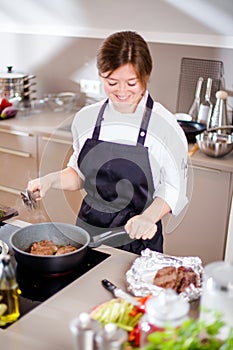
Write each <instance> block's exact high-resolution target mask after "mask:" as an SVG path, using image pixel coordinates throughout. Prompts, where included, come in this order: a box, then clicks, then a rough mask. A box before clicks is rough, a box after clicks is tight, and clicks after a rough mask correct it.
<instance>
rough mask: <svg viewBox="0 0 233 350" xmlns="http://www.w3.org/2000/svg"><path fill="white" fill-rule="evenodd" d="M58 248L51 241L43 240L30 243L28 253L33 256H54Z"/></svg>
mask: <svg viewBox="0 0 233 350" xmlns="http://www.w3.org/2000/svg"><path fill="white" fill-rule="evenodd" d="M57 250H58V248H57V246H56V244H54V242H53V241H50V240H47V239H43V240H41V241H39V242H34V243H32V245H31V247H30V249H29V252H30V253H31V254H34V255H54V254H55V253H56V252H57Z"/></svg>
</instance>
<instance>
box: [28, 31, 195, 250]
mask: <svg viewBox="0 0 233 350" xmlns="http://www.w3.org/2000/svg"><path fill="white" fill-rule="evenodd" d="M97 68H98V72H99V75H100V77H101V79H102V82H103V85H104V89H105V93H106V95H107V99H105V100H104V101H100V102H97V103H94V104H93V105H91V106H86V107H84V108H82V109H81V110H80V111H79V112H78V113H77V114H76V116H75V118H74V120H73V124H72V134H73V140H74V143H73V146H74V152H73V154H72V156H71V158H70V160H69V163H68V165H67V168H65V169H64V170H62V171H61V172H60V171H59V172H56V173H51V174H48V175H46V176H44V177H41V178H39V179H34V180H32V181H30V182H29V183H28V189H29V190H30V191H32V192H34V193H36V194H38V199H40V198H41V197H43V196H45V195H46V192H47V191H48V190H49V189H50V188H60V189H66V190H67V189H69V190H76V189H77V190H78V189H81V188H84V189H85V193H86V195H85V197H84V198H83V201H82V205H81V209H80V211H79V214H78V217H77V221H76V225H77V226H80V227H82V228H84V229H85V230H86V231H87V232H89V233H90V235H91V236H96V235H98V234H101V233H103V232H105V231H106V228H114V227H122V226H123V227H124V228H125V231H126V232H125V235H128V236H129V237H130V239H131V240H133V242H130V243H127V244H124V245H122V244H120V241H118V242H116V246H117V247H118V248H120V249H124V250H127V251H131V252H133V253H136V254H140V252H141V251H142V250H144V249H145V248H147V247H148V248H150V249H152V250H156V251H159V252H162V251H163V235H162V223H161V219H162V218H163V217H164V216H165V215H166V214H168V213H170V212H171V213H172V214H173V215H178V214H179V212H180V211H181V210H182V209H183V208H184V207H185V205H186V204H187V202H188V200H187V196H186V184H187V156H188V154H187V141H186V138H185V135H184V133H183V131H182V129H181V128H180V126H179V124H178V123H177V121H176V119H175V118H174V116H173V115H172V114H171V113H170V112H169V111H168V110H166V109H165V108H164V107H163V106H161V105H160V104H159V103H158V102H155V101H153V99H152V97H151V96H150V94H149V92H148V90H147V82H148V80H149V77H150V74H151V71H152V58H151V54H150V51H149V48H148V45H147V43H146V42H145V40H144V39H143V38H142V37H141V36H140V35H139V34H138V33H136V32H132V31H122V32H117V33H114V34H112V35H110V36H109V37H107V38H106V39H105V40H104V41H103V43H102V45H101V46H100V48H99V50H98V52H97Z"/></svg>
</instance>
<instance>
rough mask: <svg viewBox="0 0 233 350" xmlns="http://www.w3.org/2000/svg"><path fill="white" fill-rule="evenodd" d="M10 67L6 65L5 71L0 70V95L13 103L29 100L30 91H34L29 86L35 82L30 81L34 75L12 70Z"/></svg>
mask: <svg viewBox="0 0 233 350" xmlns="http://www.w3.org/2000/svg"><path fill="white" fill-rule="evenodd" d="M12 68H13V67H12V66H8V67H7V71H6V72H0V95H1V96H2V97H5V98H7V99H8V100H9V101H11V102H12V103H13V104H14V105H15V104H17V103H19V102H20V101H24V100H25V101H28V100H30V95H31V93H33V92H36V91H35V90H31V86H33V85H35V84H36V83H35V82H32V83H31V82H30V80H31V79H33V78H35V76H34V75H28V74H25V73H18V72H14V71H13V70H12Z"/></svg>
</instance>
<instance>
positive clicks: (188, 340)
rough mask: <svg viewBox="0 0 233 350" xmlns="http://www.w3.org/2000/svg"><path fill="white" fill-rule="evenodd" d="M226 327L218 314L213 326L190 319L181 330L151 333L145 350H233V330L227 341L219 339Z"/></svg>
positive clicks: (170, 328)
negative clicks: (221, 331)
mask: <svg viewBox="0 0 233 350" xmlns="http://www.w3.org/2000/svg"><path fill="white" fill-rule="evenodd" d="M224 325H225V323H224V322H223V321H222V319H221V315H218V314H216V319H215V320H214V321H213V323H211V324H207V323H205V322H204V321H202V320H200V319H198V320H194V319H188V320H187V321H185V322H184V323H183V324H182V325H181V326H180V327H179V328H172V327H165V330H164V331H160V332H154V333H151V334H150V335H149V336H148V340H149V343H148V345H147V346H146V347H145V350H232V349H233V329H231V330H230V333H229V336H228V338H227V339H226V340H225V341H223V340H220V339H218V333H219V331H220V329H221V328H222V327H223V326H224Z"/></svg>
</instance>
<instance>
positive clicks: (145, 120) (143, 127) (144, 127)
mask: <svg viewBox="0 0 233 350" xmlns="http://www.w3.org/2000/svg"><path fill="white" fill-rule="evenodd" d="M153 104H154V101H153V100H152V98H151V96H150V94H148V97H147V101H146V108H145V111H144V114H143V118H142V122H141V126H140V130H139V133H138V139H137V144H140V145H144V142H145V139H146V134H147V129H148V124H149V121H150V116H151V112H152V109H153Z"/></svg>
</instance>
